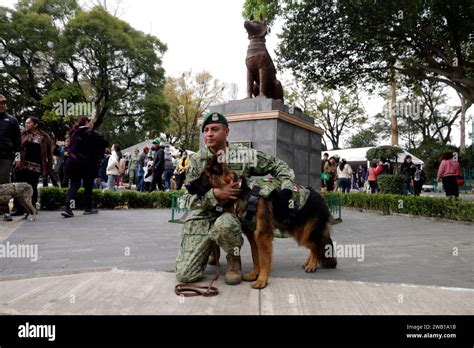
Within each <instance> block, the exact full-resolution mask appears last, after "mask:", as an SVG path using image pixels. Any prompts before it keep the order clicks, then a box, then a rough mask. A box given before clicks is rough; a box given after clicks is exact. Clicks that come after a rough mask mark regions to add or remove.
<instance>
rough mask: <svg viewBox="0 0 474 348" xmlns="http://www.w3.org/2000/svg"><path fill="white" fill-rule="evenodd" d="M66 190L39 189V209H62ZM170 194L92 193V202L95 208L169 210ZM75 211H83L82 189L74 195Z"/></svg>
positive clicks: (54, 188)
mask: <svg viewBox="0 0 474 348" xmlns="http://www.w3.org/2000/svg"><path fill="white" fill-rule="evenodd" d="M66 193H67V189H66V188H63V189H62V188H57V187H45V188H43V189H40V191H39V195H40V201H41V209H43V210H58V209H60V208H62V207H64V203H65V199H66ZM171 195H172V192H162V191H154V192H138V191H130V190H125V191H108V190H106V191H101V190H93V191H92V201H93V204H94V205H95V206H96V207H97V208H101V209H114V208H171ZM75 208H76V209H84V189H83V188H81V189H80V190H79V191H78V192H77V195H76V201H75Z"/></svg>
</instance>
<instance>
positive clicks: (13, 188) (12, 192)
mask: <svg viewBox="0 0 474 348" xmlns="http://www.w3.org/2000/svg"><path fill="white" fill-rule="evenodd" d="M32 197H33V188H32V187H31V185H30V184H28V183H26V182H14V183H10V184H1V185H0V202H1V203H6V204H8V202H9V201H10V199H11V198H16V199H17V200H18V203H20V205H21V206H22V207H23V208H24V209H25V211H26V215H25V217H24V219H25V220H26V219H27V218H28V216H29V215H31V216H32V218H31V219H30V220H31V221H35V220H36V208H35V207H34V206H33V203H32V202H31V198H32Z"/></svg>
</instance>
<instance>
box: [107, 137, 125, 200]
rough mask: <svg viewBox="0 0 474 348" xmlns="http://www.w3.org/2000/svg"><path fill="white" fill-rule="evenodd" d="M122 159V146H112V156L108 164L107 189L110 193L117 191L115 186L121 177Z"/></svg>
mask: <svg viewBox="0 0 474 348" xmlns="http://www.w3.org/2000/svg"><path fill="white" fill-rule="evenodd" d="M121 159H122V151H121V148H120V145H118V144H113V145H112V155H110V157H109V161H108V163H107V176H108V180H107V188H108V189H109V190H110V191H115V184H116V181H117V178H118V177H119V175H120V160H121Z"/></svg>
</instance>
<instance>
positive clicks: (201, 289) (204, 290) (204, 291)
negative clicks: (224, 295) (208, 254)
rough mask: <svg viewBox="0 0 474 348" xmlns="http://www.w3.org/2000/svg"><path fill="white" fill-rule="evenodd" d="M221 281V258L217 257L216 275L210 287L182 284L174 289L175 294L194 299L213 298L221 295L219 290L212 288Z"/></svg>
mask: <svg viewBox="0 0 474 348" xmlns="http://www.w3.org/2000/svg"><path fill="white" fill-rule="evenodd" d="M217 279H219V258H217V257H216V274H215V275H214V278H212V279H211V281H210V282H209V285H208V286H206V285H199V284H190V283H180V284H178V285H176V286H175V287H174V293H175V294H176V295H178V296H183V297H193V296H204V297H212V296H216V295H217V294H218V293H219V289H217V288H216V287H215V286H212V284H214V282H215V281H216V280H217Z"/></svg>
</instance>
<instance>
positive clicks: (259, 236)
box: [186, 158, 337, 289]
mask: <svg viewBox="0 0 474 348" xmlns="http://www.w3.org/2000/svg"><path fill="white" fill-rule="evenodd" d="M234 179H235V177H234V174H233V173H232V172H231V171H230V170H229V168H228V167H227V164H225V163H219V162H217V159H216V158H214V159H213V160H212V161H208V163H207V165H206V167H205V168H204V170H203V172H202V173H201V176H200V177H199V178H197V179H196V180H193V181H192V182H190V183H189V184H188V185H187V186H186V188H187V189H188V192H189V193H191V194H200V195H204V194H205V193H206V192H207V191H208V190H209V189H210V188H220V187H222V186H223V185H225V184H228V183H230V182H232V180H234ZM249 194H250V189H249V188H248V187H247V185H246V184H245V183H243V185H242V194H241V197H239V199H238V200H237V201H236V202H221V204H222V206H223V211H224V212H231V213H234V214H236V216H237V217H238V218H239V219H240V220H242V219H243V218H244V216H245V214H246V205H247V199H248V197H249ZM281 198H282V197H281V195H280V193H279V192H277V191H276V190H275V191H273V192H272V194H271V195H270V197H269V198H268V199H264V198H261V197H260V198H259V199H258V202H257V210H256V212H255V216H256V228H255V230H246V229H245V228H244V227H243V232H244V234H245V235H246V236H247V239H248V241H249V243H250V248H251V251H252V261H253V268H252V270H251V271H250V272H249V273H245V274H244V275H243V280H245V281H249V282H253V283H252V284H251V286H252V288H254V289H263V288H264V287H266V286H267V284H268V277H269V275H270V270H271V263H272V252H273V245H272V244H273V230H274V229H275V228H279V229H280V231H282V232H288V233H289V234H290V235H291V236H292V237H293V238H294V239H295V240H296V241H297V243H298V245H303V246H305V247H307V248H308V249H309V255H308V257H307V259H306V261H305V262H304V263H303V264H302V267H303V269H304V270H305V271H306V272H315V271H316V269H317V266H318V263H319V264H320V266H322V267H324V268H335V267H336V265H337V260H336V258H335V257H327V256H326V253H325V251H326V248H327V247H326V246H327V245H330V247H331V248H333V242H332V239H331V237H330V230H331V228H330V219H331V214H330V213H329V209H328V207H327V206H326V204H325V203H324V200H323V198H322V197H321V196H320V195H319V194H318V193H316V192H315V191H313V190H311V191H310V195H309V197H308V200H307V201H306V204H305V205H304V206H303V207H302V208H301V209H300V210H299V211H298V212H297V213H296V216H295V218H294V220H293V224H291V225H285V224H284V223H283V221H281V218H279V216H281V215H282V214H281V211H279V210H281V208H279V207H280V206H281ZM331 250H332V249H331Z"/></svg>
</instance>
